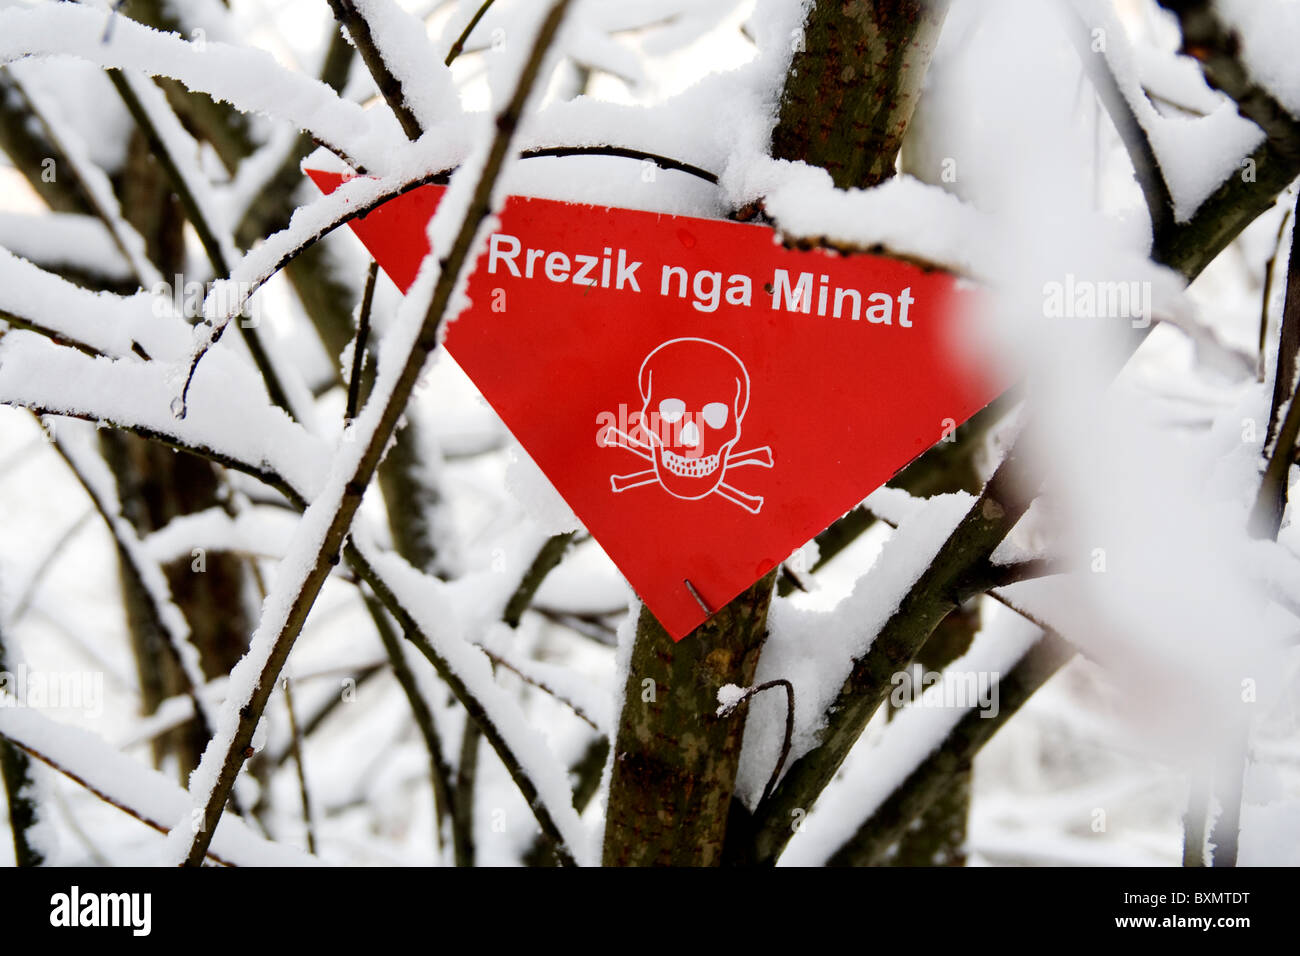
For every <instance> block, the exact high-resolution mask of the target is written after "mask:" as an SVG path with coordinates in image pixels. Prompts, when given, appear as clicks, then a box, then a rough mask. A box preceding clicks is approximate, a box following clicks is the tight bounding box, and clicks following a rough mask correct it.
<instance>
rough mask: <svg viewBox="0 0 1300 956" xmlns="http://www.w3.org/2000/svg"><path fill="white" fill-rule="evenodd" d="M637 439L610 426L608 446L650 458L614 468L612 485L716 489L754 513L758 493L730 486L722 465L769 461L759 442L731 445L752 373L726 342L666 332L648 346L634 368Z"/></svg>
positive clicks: (703, 493)
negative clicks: (636, 466)
mask: <svg viewBox="0 0 1300 956" xmlns="http://www.w3.org/2000/svg"><path fill="white" fill-rule="evenodd" d="M638 384H639V386H640V390H641V400H642V404H641V416H640V421H639V422H638V423H637V425H636V429H635V430H636V431H639V432H640V433H641V434H642V435H644V436H645V439H644V440H642V439H641V438H639V437H634V436H633V435H630V434H628V433H627V432H624V431H620V430H619V429H618V428H615V427H613V426H610V427H609V428H607V429H606V430H605V432H604V438H603V444H604V446H605V447H607V448H622V449H624V450H626V451H630V452H632V453H633V454H634V455H638V456H640V457H641V458H643V459H645V460H646V461H647V462H649V463H650V464H651V467H650V468H647V469H645V470H643V471H638V472H635V473H633V474H628V475H611V476H610V486H611V487H612V488H613V489H614V491H615V492H616V493H621V492H624V491H629V490H631V489H633V488H639V487H641V486H642V485H651V484H656V483H658V484H659V485H660V486H661V487H662V488H663V489H664V491H666V492H668V493H669V494H670V495H673V496H674V497H677V498H685V499H688V500H696V499H700V498H707V497H708V496H709V495H713V494H717V495H721V496H722V497H723V498H726V499H727V500H728V501H731V502H734V503H735V504H738V505H740V507H742V508H744V509H745V510H746V511H748V512H749V513H750V514H758V512H759V510H760V509H762V507H763V499H762V497H761V496H758V495H749V494H746V493H745V492H743V491H740V490H738V489H736V488H734V487H733V486H732V485H730V484H728V483H727V482H726V480H725V478H726V477H727V472H729V471H730V470H731V469H733V468H739V467H741V466H743V465H757V466H760V467H762V468H771V467H772V449H771V448H770V447H769V446H767V445H764V446H763V447H761V448H751V449H749V450H748V451H740V452H736V451H733V450H732V449H733V448H735V446H736V443H737V442H738V441H739V440H740V423H741V421H742V420H743V419H744V417H745V410H746V409H747V408H748V407H749V373H748V372H747V371H746V370H745V364H744V363H743V362H741V361H740V359H739V358H737V357H736V355H735V353H734V352H732V351H731V350H730V349H727V348H724V347H723V346H721V345H719V344H718V343H717V342H710V341H709V340H708V339H697V338H680V339H669V340H668V341H667V342H664V343H663V344H662V345H659V346H658V347H656V348H654V349H652V350H651V352H650V354H649V355H647V356H646V357H645V361H644V362H642V363H641V371H640V373H639V375H638Z"/></svg>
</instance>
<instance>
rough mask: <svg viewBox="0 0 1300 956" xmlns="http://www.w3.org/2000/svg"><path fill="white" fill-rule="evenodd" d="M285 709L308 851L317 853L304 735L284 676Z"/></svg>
mask: <svg viewBox="0 0 1300 956" xmlns="http://www.w3.org/2000/svg"><path fill="white" fill-rule="evenodd" d="M281 685H282V686H283V687H284V709H285V712H286V713H288V715H289V751H290V752H291V753H292V754H293V762H294V766H295V767H297V769H298V793H299V795H300V797H301V799H302V822H303V826H305V827H306V828H307V852H308V853H310V854H311V855H312V856H315V855H316V830H315V827H313V826H312V822H311V794H310V792H309V791H308V790H307V774H306V771H305V770H304V769H303V764H302V735H301V734H299V733H298V718H297V716H296V715H295V714H294V712H293V688H292V681H290V680H289V678H287V677H286V678H284V680H283V681H282V682H281Z"/></svg>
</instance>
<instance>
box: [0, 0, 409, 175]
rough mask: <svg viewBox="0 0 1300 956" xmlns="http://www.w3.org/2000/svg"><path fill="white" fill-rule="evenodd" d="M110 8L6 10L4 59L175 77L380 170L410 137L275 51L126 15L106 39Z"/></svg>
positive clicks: (0, 35) (1, 18) (0, 30)
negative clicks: (172, 30)
mask: <svg viewBox="0 0 1300 956" xmlns="http://www.w3.org/2000/svg"><path fill="white" fill-rule="evenodd" d="M106 16H107V14H106V13H105V12H104V11H101V10H93V9H91V8H89V7H83V6H78V5H75V4H70V3H53V4H43V5H41V6H39V7H36V8H34V9H8V10H3V11H0V63H11V62H13V61H15V60H21V59H25V58H27V57H51V56H75V57H79V58H80V59H83V60H88V61H90V62H91V63H95V64H98V65H99V66H103V67H106V68H117V69H131V70H139V71H140V72H142V73H145V74H148V75H150V76H166V77H170V78H172V79H174V80H178V81H179V82H181V83H182V84H184V85H185V86H186V87H188V88H189V89H190V90H193V91H195V92H201V93H207V94H208V95H209V96H211V97H212V98H213V99H215V100H218V101H220V102H226V103H230V104H231V105H232V106H234V107H235V108H236V109H237V110H240V111H241V112H256V113H262V114H264V115H266V116H269V117H272V118H275V119H280V120H285V121H288V122H290V123H292V124H294V126H296V127H297V128H298V129H303V130H307V131H308V132H310V133H311V134H312V135H313V136H314V137H316V139H317V140H318V141H320V142H321V143H323V144H325V145H326V146H327V148H329V149H330V150H331V151H333V152H336V153H338V154H340V155H342V156H346V157H350V158H351V160H352V161H355V162H357V163H360V164H363V165H364V166H366V167H367V168H369V169H373V170H383V169H385V168H386V166H387V156H388V153H389V151H390V150H392V149H393V148H394V147H396V146H397V145H399V144H400V143H401V142H402V137H401V134H400V132H399V131H398V130H397V129H396V128H395V124H394V123H393V120H392V117H391V115H390V114H389V113H387V112H385V111H382V110H372V111H369V112H367V111H366V110H363V109H362V108H361V107H360V106H358V105H356V104H354V103H349V102H346V101H344V100H342V99H340V98H339V96H338V95H337V94H336V93H335V92H334V91H333V90H332V89H330V88H329V87H328V86H326V85H325V84H324V83H321V82H319V81H318V80H315V79H312V78H311V77H306V76H302V75H300V74H297V73H293V72H291V71H289V70H286V69H285V68H284V67H282V66H281V65H280V64H278V63H277V62H276V61H275V58H274V57H272V56H271V55H270V54H269V53H265V52H262V51H260V50H252V49H244V48H240V47H234V46H229V45H227V44H224V43H215V42H208V43H205V44H204V45H203V47H202V48H199V47H197V46H196V45H194V44H191V43H189V42H187V41H186V40H184V39H182V38H181V37H179V36H176V35H174V34H165V33H160V32H158V31H157V30H152V29H150V28H149V27H146V26H143V25H142V24H140V23H137V22H135V21H134V20H131V19H128V18H127V17H123V16H120V15H118V16H117V17H116V19H115V22H114V26H113V30H112V32H111V33H110V34H109V36H108V38H107V40H106V39H105V36H104V27H105V23H106Z"/></svg>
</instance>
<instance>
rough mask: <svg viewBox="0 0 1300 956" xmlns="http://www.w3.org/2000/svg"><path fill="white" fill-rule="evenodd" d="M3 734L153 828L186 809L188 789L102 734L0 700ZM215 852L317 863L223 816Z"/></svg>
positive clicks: (242, 860)
mask: <svg viewBox="0 0 1300 956" xmlns="http://www.w3.org/2000/svg"><path fill="white" fill-rule="evenodd" d="M0 733H2V734H4V735H5V736H6V737H8V738H10V739H11V740H14V741H16V742H17V743H18V744H19V745H21V746H23V747H28V748H31V750H33V751H35V752H36V753H39V754H40V755H41V756H42V757H43V758H45V759H47V760H49V761H50V762H52V763H53V764H55V765H56V766H58V767H61V768H67V769H68V770H69V771H70V772H71V773H73V774H75V775H76V776H77V777H78V778H79V779H80V780H81V781H82V783H83V784H84V785H85V786H86V787H89V788H90V789H92V790H94V791H96V792H97V793H101V794H103V795H104V796H105V797H106V798H107V799H108V800H110V801H112V802H113V803H115V804H118V805H120V806H123V807H127V808H129V809H130V810H131V811H132V812H133V813H134V814H136V815H138V816H139V817H141V818H142V819H144V820H146V821H147V822H148V823H149V824H150V825H151V826H154V827H155V828H166V827H167V826H168V825H169V821H173V820H176V819H177V818H178V817H180V816H181V815H182V813H184V826H183V829H184V832H185V833H186V834H188V832H189V813H188V811H186V810H185V808H186V806H187V804H188V800H187V798H186V796H185V791H184V790H182V789H181V788H180V787H178V786H176V784H174V783H172V782H171V781H170V780H169V779H167V778H166V777H164V776H163V775H162V774H161V773H159V772H158V771H156V770H152V769H150V768H149V767H146V766H144V765H143V764H141V763H140V762H138V761H137V760H135V759H133V758H132V757H129V756H127V755H126V754H123V753H119V752H118V751H117V750H114V749H113V748H112V747H111V746H110V745H109V744H108V743H106V742H105V741H104V740H103V739H102V738H100V737H97V736H95V735H94V734H92V733H90V732H89V731H85V730H81V729H80V728H77V727H68V726H64V725H60V724H58V723H55V722H54V721H52V720H50V719H49V718H48V717H45V716H43V715H42V714H41V713H40V711H37V710H33V709H31V708H29V707H23V706H21V705H19V704H17V703H16V702H14V701H12V700H0ZM211 852H212V853H213V854H215V855H216V856H217V857H219V858H220V859H222V860H223V861H225V862H227V863H233V864H235V865H237V866H312V865H315V864H316V861H315V860H313V859H312V858H311V857H309V856H307V855H306V854H304V853H301V852H300V851H298V850H295V849H294V848H293V847H291V846H288V845H286V844H284V843H271V842H268V841H266V840H264V839H262V838H261V837H260V836H258V835H256V834H255V833H254V832H253V831H252V830H250V829H249V828H248V826H247V824H245V823H244V822H243V821H242V820H240V819H238V818H237V817H234V816H233V815H231V816H225V817H223V818H222V820H221V823H220V824H218V826H217V832H216V833H215V834H214V835H213V839H212V847H211Z"/></svg>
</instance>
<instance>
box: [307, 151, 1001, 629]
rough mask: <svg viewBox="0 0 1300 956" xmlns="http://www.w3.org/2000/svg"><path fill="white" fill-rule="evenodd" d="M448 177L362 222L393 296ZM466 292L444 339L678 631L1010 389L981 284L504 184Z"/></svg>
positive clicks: (737, 226)
mask: <svg viewBox="0 0 1300 956" xmlns="http://www.w3.org/2000/svg"><path fill="white" fill-rule="evenodd" d="M308 172H309V174H310V176H311V177H312V179H313V180H314V181H315V182H316V184H317V185H318V186H319V187H320V188H321V189H322V190H324V191H325V192H331V191H333V190H334V189H335V188H337V187H338V185H339V184H340V183H341V182H343V179H344V177H342V176H340V175H339V174H337V173H327V172H322V171H316V170H309V171H308ZM443 191H444V190H443V187H440V186H435V185H430V186H423V187H420V188H418V189H415V190H412V191H411V192H408V193H406V194H404V195H402V196H399V197H397V198H395V199H393V200H390V201H389V202H387V203H385V204H384V205H382V206H380V207H379V208H378V209H376V210H374V211H373V212H371V213H369V214H367V215H366V216H364V217H361V218H358V219H356V220H354V221H353V222H352V228H353V230H354V231H355V232H356V234H357V236H358V237H359V238H360V239H361V241H362V242H363V243H364V244H365V246H366V248H367V249H369V250H370V252H371V254H372V255H373V256H374V257H375V259H376V260H377V261H378V262H379V264H380V266H381V267H383V269H384V270H385V271H386V272H387V273H388V275H389V276H390V277H391V278H392V279H393V281H394V282H395V283H396V284H397V285H398V287H399V288H401V289H402V290H403V291H405V290H406V289H407V288H409V287H410V285H411V283H412V282H413V281H414V279H415V275H416V272H417V271H418V269H419V267H420V263H421V262H422V260H423V258H424V256H425V254H426V253H427V252H428V240H427V237H426V231H425V230H426V226H427V225H428V222H429V219H430V218H431V217H432V216H433V213H434V210H435V209H436V208H437V205H438V201H439V199H440V198H441V197H442V193H443ZM468 291H469V296H470V299H471V301H472V305H471V306H470V307H469V308H468V309H467V310H466V311H465V312H464V313H462V315H461V317H460V318H459V319H458V320H457V321H456V322H455V323H453V324H452V325H451V326H450V328H449V329H448V332H447V338H446V346H447V349H448V350H449V352H450V353H451V355H452V357H453V358H454V359H455V360H456V361H457V362H458V363H459V364H460V366H461V367H462V368H463V369H464V370H465V372H466V373H467V374H468V375H469V376H470V378H471V379H472V380H473V381H474V383H475V384H476V385H477V386H478V388H479V389H480V390H481V391H482V393H483V396H484V397H485V398H486V399H487V400H488V402H489V403H491V405H492V407H493V408H494V409H495V410H496V411H497V413H498V414H499V415H500V416H501V418H502V420H503V421H504V422H505V424H506V426H507V427H508V428H509V429H510V431H511V432H512V433H513V434H514V436H515V437H516V438H517V439H518V440H519V442H520V444H521V445H523V447H524V448H525V449H526V450H527V452H528V454H529V455H531V456H532V458H533V460H534V461H535V462H536V463H537V464H538V466H539V467H540V468H541V469H542V470H543V471H544V472H545V473H546V475H547V477H548V478H549V479H550V480H551V482H552V483H553V484H554V485H555V487H556V489H557V490H558V491H559V492H560V494H561V495H563V496H564V499H565V500H566V501H567V502H568V503H569V506H570V507H572V508H573V510H574V512H575V513H576V514H577V516H578V517H579V518H580V519H581V520H582V522H583V524H584V525H585V526H586V528H587V530H588V531H590V532H591V534H592V535H593V536H594V537H595V538H596V540H597V541H598V542H600V544H601V546H602V547H603V548H604V549H605V551H606V553H607V554H608V555H609V556H610V558H611V559H612V560H613V561H614V563H615V564H616V565H618V567H619V569H620V570H621V571H622V572H623V574H624V575H626V577H627V579H628V582H629V583H630V584H631V585H632V587H633V588H634V589H635V590H636V591H637V593H638V594H639V595H640V597H641V599H642V600H643V601H644V602H645V603H646V605H647V606H648V607H649V608H650V610H651V611H652V612H653V613H654V614H655V616H656V617H657V618H658V619H659V620H660V622H662V623H663V625H664V627H665V628H666V629H667V630H668V632H669V633H670V634H671V635H672V636H673V638H674V639H677V640H680V639H681V638H682V637H684V636H686V635H687V634H688V633H690V632H691V631H692V630H693V629H694V628H696V627H697V626H699V625H700V624H701V623H702V622H703V621H704V620H705V619H706V618H707V617H708V615H709V613H711V612H712V611H713V610H716V609H718V608H721V607H722V606H723V605H724V604H726V603H727V602H728V601H730V600H731V599H732V598H734V597H735V596H736V595H737V594H739V593H740V592H741V591H743V590H744V589H745V588H746V587H748V586H749V585H750V584H752V583H753V582H754V581H755V580H757V579H758V578H759V577H761V576H762V575H763V574H765V573H767V572H768V571H770V570H771V569H772V568H774V567H775V566H776V565H777V564H779V563H780V562H781V561H783V560H785V559H786V558H787V557H788V556H789V555H790V554H791V552H792V551H794V550H795V549H796V548H797V547H799V546H800V545H801V544H803V543H804V542H805V541H807V540H808V539H810V538H812V537H813V536H815V535H816V534H817V533H818V532H820V531H821V530H822V529H824V528H825V527H826V526H827V525H828V524H830V523H831V522H832V521H834V520H835V519H836V518H838V517H839V516H840V515H841V514H843V513H844V512H846V511H848V510H849V509H851V508H852V507H854V506H855V505H856V504H857V503H858V502H860V501H861V500H862V499H863V498H864V497H866V495H868V494H869V493H870V492H871V491H873V490H874V489H875V488H877V487H878V486H879V485H881V484H882V483H883V482H885V481H886V480H888V479H889V478H890V477H891V476H892V475H893V474H894V473H895V472H897V471H898V470H899V469H900V468H902V467H903V466H904V465H906V464H907V463H908V462H909V461H911V460H912V459H913V458H915V457H916V456H917V455H919V454H920V453H921V452H923V451H925V450H926V449H927V448H928V447H930V445H932V444H934V443H935V442H936V441H938V440H939V439H940V438H942V437H944V435H945V434H950V433H951V431H952V429H953V428H954V427H955V426H956V425H957V424H960V423H961V422H963V421H965V420H966V419H967V418H969V417H970V416H971V415H972V414H974V413H975V412H976V411H978V410H979V409H980V408H981V407H982V406H984V405H985V404H987V403H988V402H989V401H990V400H991V399H992V398H993V397H994V396H995V395H996V394H997V393H998V391H999V390H1000V387H999V383H997V382H996V381H995V380H994V377H993V376H992V375H990V374H989V373H988V371H987V370H985V369H983V368H981V367H979V366H978V364H977V362H976V361H975V360H974V358H973V357H972V356H970V355H969V354H967V352H966V351H965V350H964V349H963V348H962V345H961V340H962V334H961V333H962V331H963V326H964V325H965V324H967V323H968V322H969V321H970V319H969V312H968V308H969V307H970V306H971V305H972V304H973V303H974V301H975V298H976V296H977V295H978V292H977V291H976V290H973V289H971V288H968V287H966V284H965V283H963V282H961V281H960V280H958V279H956V278H954V277H953V276H951V275H949V274H947V273H944V272H939V271H927V270H925V269H922V268H921V267H919V266H917V265H913V264H911V263H907V262H903V261H899V260H896V259H890V258H886V257H882V256H871V255H852V256H842V255H838V254H835V253H831V252H826V251H823V250H808V251H803V250H791V249H787V248H784V247H783V246H781V245H780V244H779V243H778V242H777V241H776V240H775V237H774V234H773V231H772V230H771V229H770V228H768V227H766V226H759V225H749V224H744V223H736V222H730V221H724V220H705V219H694V218H688V217H683V216H669V215H661V214H657V213H650V212H640V211H636V210H629V209H617V208H605V207H596V206H585V205H576V204H571V203H562V202H554V201H551V200H544V199H529V198H526V197H521V196H512V197H510V198H509V199H508V200H507V201H506V204H505V208H504V209H503V211H502V213H501V216H500V226H499V228H498V230H497V231H496V232H495V233H494V234H493V235H492V236H491V237H490V238H489V241H488V246H487V249H486V250H485V252H484V253H483V256H482V257H481V258H480V259H479V261H478V263H477V265H476V266H475V269H474V273H473V276H472V277H471V279H470V282H469V290H468Z"/></svg>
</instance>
